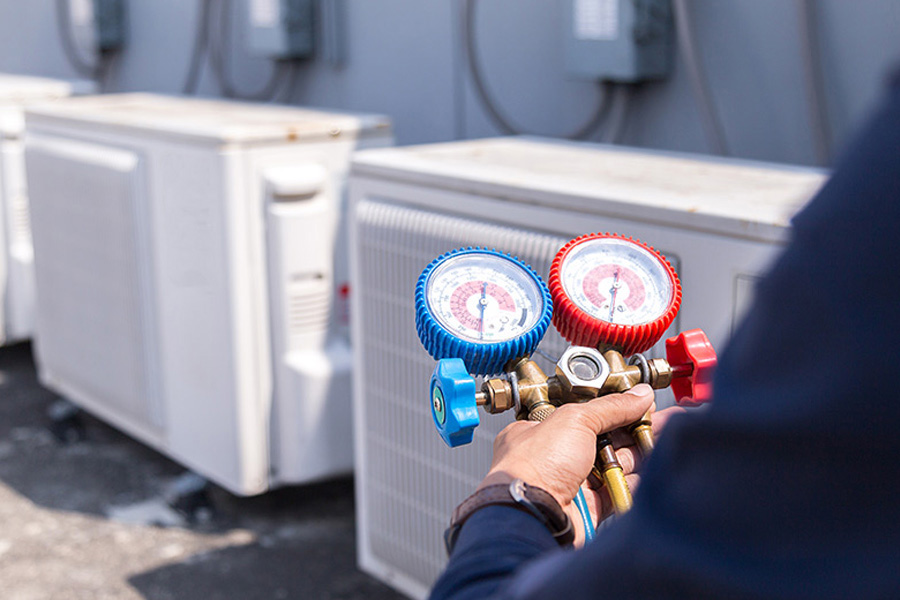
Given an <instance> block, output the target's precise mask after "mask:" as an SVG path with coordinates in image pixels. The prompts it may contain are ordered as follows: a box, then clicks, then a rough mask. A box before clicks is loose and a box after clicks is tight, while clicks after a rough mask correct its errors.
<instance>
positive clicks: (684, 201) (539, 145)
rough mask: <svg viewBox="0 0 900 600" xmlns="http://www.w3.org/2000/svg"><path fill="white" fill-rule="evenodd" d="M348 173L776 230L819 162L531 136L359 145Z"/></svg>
mask: <svg viewBox="0 0 900 600" xmlns="http://www.w3.org/2000/svg"><path fill="white" fill-rule="evenodd" d="M353 174H354V175H356V176H363V177H374V178H378V179H387V180H392V181H401V182H407V183H414V184H417V185H425V186H428V187H430V188H438V189H446V190H450V191H456V192H464V193H468V194H477V195H481V196H488V197H493V198H498V199H514V200H515V201H517V202H523V203H527V204H532V205H544V206H550V207H555V208H562V209H569V210H573V211H576V212H586V213H593V214H602V215H608V216H610V217H616V218H626V219H630V220H637V221H645V222H653V223H658V224H661V225H667V226H677V227H685V228H690V229H698V230H705V231H712V232H716V233H722V234H726V235H733V236H737V237H746V238H752V239H764V240H781V239H783V238H784V235H785V228H786V227H788V225H789V222H790V218H791V216H792V215H793V214H794V213H795V212H796V211H797V210H798V209H799V208H800V207H801V206H803V204H805V203H806V202H807V201H808V200H809V199H810V198H811V197H812V195H813V194H814V193H815V192H816V191H817V190H818V189H819V188H820V187H821V186H822V184H823V183H824V180H825V173H824V172H823V171H821V170H819V169H809V168H801V167H791V166H785V165H776V164H768V163H761V162H753V161H741V160H732V159H720V158H714V157H705V156H701V155H691V154H677V153H669V152H658V151H652V150H650V151H648V150H643V149H637V148H622V147H616V146H607V145H600V144H588V143H574V142H564V141H559V140H547V139H540V138H527V137H518V138H494V139H485V140H472V141H464V142H452V143H447V144H432V145H424V146H407V147H403V148H387V149H379V150H366V151H363V152H359V153H357V154H356V155H355V157H354V161H353Z"/></svg>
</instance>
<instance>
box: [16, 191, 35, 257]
mask: <svg viewBox="0 0 900 600" xmlns="http://www.w3.org/2000/svg"><path fill="white" fill-rule="evenodd" d="M11 229H12V240H11V241H12V243H13V244H24V245H26V246H31V218H30V216H29V214H28V197H27V196H25V194H17V195H15V196H13V198H12V227H11Z"/></svg>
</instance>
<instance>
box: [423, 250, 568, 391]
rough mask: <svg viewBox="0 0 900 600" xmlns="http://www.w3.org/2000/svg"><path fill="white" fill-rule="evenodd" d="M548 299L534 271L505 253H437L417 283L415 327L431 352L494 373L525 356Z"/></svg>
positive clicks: (549, 306) (545, 320)
mask: <svg viewBox="0 0 900 600" xmlns="http://www.w3.org/2000/svg"><path fill="white" fill-rule="evenodd" d="M552 311H553V302H552V300H551V298H550V292H549V291H548V289H547V286H546V285H545V284H544V282H543V281H542V280H541V278H540V276H538V274H537V273H535V272H534V270H533V269H532V268H531V267H529V266H528V265H526V264H525V263H523V262H522V261H520V260H518V259H517V258H513V257H512V256H510V255H508V254H503V253H501V252H497V251H496V250H485V249H481V248H463V249H459V250H454V251H452V252H448V253H446V254H443V255H441V256H439V257H438V258H436V259H435V260H434V261H432V262H431V264H429V265H428V267H426V268H425V270H424V271H423V272H422V275H421V276H420V277H419V281H418V283H417V284H416V331H417V332H418V334H419V339H420V340H421V341H422V344H423V345H424V346H425V349H426V350H427V351H428V353H429V354H431V356H432V357H433V358H434V359H436V360H440V359H444V358H459V359H462V360H463V362H464V363H465V366H466V368H467V369H468V372H469V373H471V374H473V375H494V374H497V373H501V372H502V371H503V367H504V365H506V363H507V362H509V361H510V360H511V359H514V358H520V357H524V356H530V355H531V353H532V352H534V350H535V348H537V345H538V344H539V343H540V341H541V338H543V337H544V333H545V332H546V331H547V327H548V326H549V325H550V317H551V314H552Z"/></svg>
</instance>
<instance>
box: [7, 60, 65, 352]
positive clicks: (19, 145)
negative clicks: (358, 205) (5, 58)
mask: <svg viewBox="0 0 900 600" xmlns="http://www.w3.org/2000/svg"><path fill="white" fill-rule="evenodd" d="M71 94H72V84H70V83H69V82H66V81H58V80H54V79H44V78H40V77H23V76H21V75H5V74H0V344H7V343H10V342H16V341H20V340H24V339H28V338H30V337H31V333H32V330H33V323H34V316H33V315H34V264H33V261H32V256H33V253H32V249H31V228H30V226H29V224H28V221H29V219H28V190H27V187H26V185H25V157H24V147H23V142H22V134H23V131H24V129H25V112H24V109H25V107H26V106H28V105H30V104H33V103H35V102H45V101H49V100H54V99H57V98H65V97H67V96H70V95H71Z"/></svg>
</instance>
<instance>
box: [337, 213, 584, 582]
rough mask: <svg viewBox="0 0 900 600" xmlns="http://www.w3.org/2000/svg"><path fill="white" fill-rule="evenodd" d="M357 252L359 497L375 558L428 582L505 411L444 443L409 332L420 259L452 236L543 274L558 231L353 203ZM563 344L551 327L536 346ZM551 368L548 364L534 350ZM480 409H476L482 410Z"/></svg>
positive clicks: (427, 365)
mask: <svg viewBox="0 0 900 600" xmlns="http://www.w3.org/2000/svg"><path fill="white" fill-rule="evenodd" d="M357 210H358V212H357V231H356V235H357V236H358V237H357V240H358V245H357V253H358V255H357V256H356V257H355V259H356V264H357V265H358V269H357V271H358V273H359V278H360V280H359V281H357V282H355V287H354V289H355V293H358V294H360V300H361V302H360V306H361V307H362V308H361V311H362V314H361V315H360V319H361V325H362V329H361V330H362V339H358V340H356V343H358V344H362V352H363V361H362V362H363V364H362V365H360V367H361V370H360V371H359V376H358V379H357V381H359V382H362V386H363V388H362V389H363V390H364V392H363V393H364V399H363V402H362V404H363V411H364V414H363V415H361V417H362V418H363V419H365V427H363V428H362V430H363V431H364V433H363V439H358V440H356V443H357V444H360V445H361V446H360V447H361V448H363V451H362V453H361V456H363V457H364V458H363V460H365V468H364V471H363V473H364V475H363V477H364V479H363V480H362V481H360V482H359V484H360V485H363V486H365V489H366V498H367V506H366V507H365V511H364V512H363V514H364V515H365V516H364V522H361V523H360V526H361V527H364V528H366V530H367V533H368V539H369V541H370V545H371V547H370V548H369V551H370V552H371V553H372V555H373V556H374V557H375V558H376V559H377V560H379V561H383V562H384V563H385V564H388V565H392V566H393V567H394V568H397V569H399V570H402V571H403V573H404V575H406V576H407V577H409V578H411V579H413V580H414V581H417V582H420V583H421V585H422V586H423V587H428V586H430V585H431V583H432V582H433V581H434V580H435V578H436V577H437V575H438V574H439V573H440V571H441V569H442V567H443V565H444V564H445V562H446V555H445V551H444V547H443V540H442V534H443V531H444V529H445V528H446V526H447V519H448V515H449V514H450V512H451V511H452V509H453V507H454V506H456V504H458V503H459V502H460V501H461V500H462V499H463V498H465V497H466V496H467V495H468V494H469V493H471V491H472V489H473V488H474V486H475V485H477V483H478V482H479V481H480V479H481V478H482V477H483V476H484V474H485V472H486V471H487V469H488V467H489V465H490V457H491V443H492V441H493V438H494V436H495V435H496V434H497V432H498V431H499V430H500V429H502V428H503V427H504V426H505V425H506V424H507V423H509V422H510V421H511V420H512V415H511V414H510V415H506V416H493V417H488V418H483V419H482V424H481V426H480V427H478V429H476V433H475V441H474V442H473V443H472V444H471V445H469V446H465V447H462V448H456V449H453V450H451V449H450V448H447V447H446V446H445V445H444V443H443V441H441V439H440V437H439V436H438V435H437V433H436V431H435V429H434V425H433V423H432V417H431V409H430V406H429V402H428V381H429V378H430V377H431V372H432V370H433V369H434V361H433V360H432V359H431V357H430V356H428V354H427V353H426V352H425V350H424V349H423V348H422V345H421V344H420V343H419V340H418V337H417V336H416V330H415V312H414V306H413V291H414V288H415V283H416V279H417V278H418V276H419V274H420V273H421V272H422V269H424V268H425V266H426V265H427V264H428V263H429V262H430V261H431V260H432V259H434V258H435V257H436V256H438V255H439V254H441V253H443V252H446V251H448V250H452V249H454V248H459V247H462V246H486V247H490V248H496V249H498V250H501V251H504V252H509V253H511V254H513V255H516V256H518V257H519V258H521V259H522V260H524V261H525V262H527V263H529V264H531V265H532V266H533V267H534V268H535V270H537V271H538V273H540V275H541V277H543V278H544V280H545V281H546V278H547V275H548V272H549V270H550V263H551V262H552V260H553V257H554V255H555V254H556V252H557V250H558V249H559V248H560V247H561V246H562V245H563V244H564V243H565V242H566V241H568V240H567V239H566V238H563V237H557V236H551V235H546V234H543V233H538V232H534V231H525V230H520V229H512V228H509V227H503V226H499V225H490V224H486V223H485V222H483V221H481V220H479V221H475V220H471V219H466V218H459V217H454V216H449V215H444V214H436V213H434V212H426V211H422V210H417V209H413V208H408V207H403V206H398V205H394V204H391V203H388V202H384V201H379V200H364V201H362V202H360V203H359V204H358V209H357ZM564 348H565V346H564V343H563V341H562V340H561V338H560V337H559V336H558V334H556V332H555V331H552V329H551V332H549V333H548V334H547V336H546V338H545V340H544V342H543V343H542V345H541V349H542V350H544V351H545V352H547V353H548V354H550V355H552V356H557V355H559V354H560V353H562V351H563V350H564ZM537 360H538V362H539V364H541V367H542V368H544V369H545V370H547V371H548V372H551V373H552V364H551V363H550V362H549V361H546V360H544V359H543V358H538V359H537ZM482 414H483V413H482Z"/></svg>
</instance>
